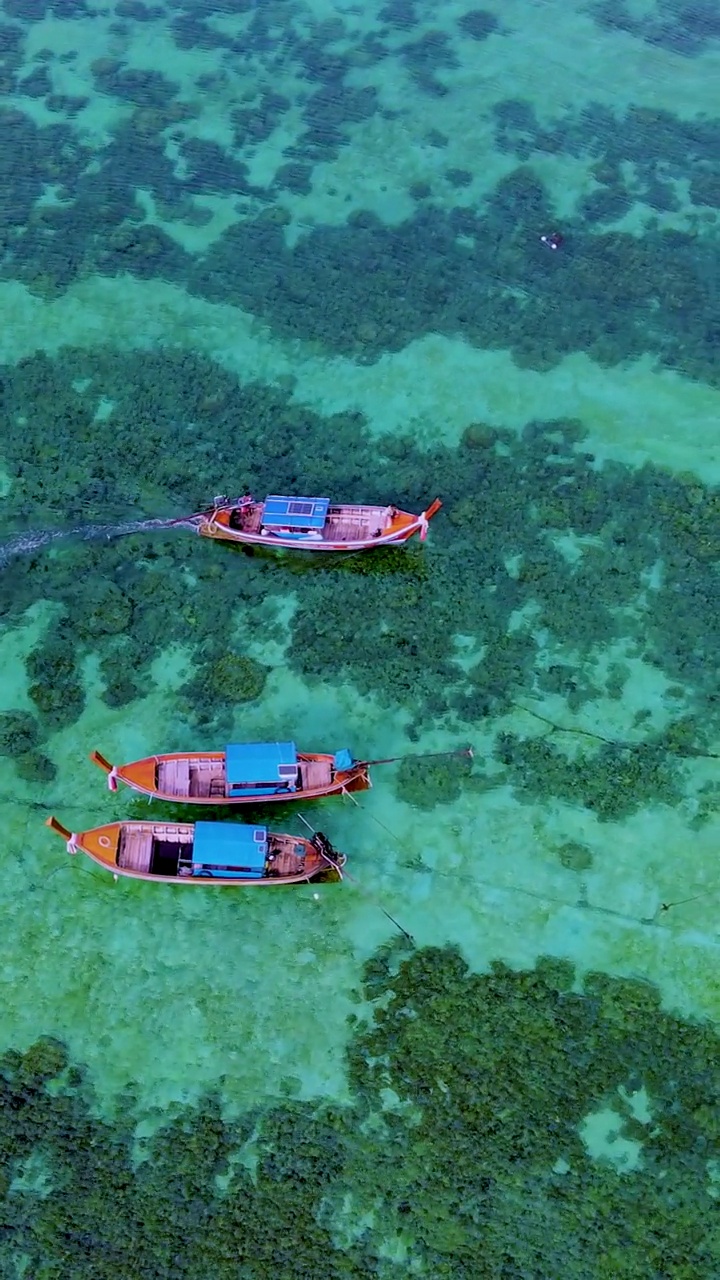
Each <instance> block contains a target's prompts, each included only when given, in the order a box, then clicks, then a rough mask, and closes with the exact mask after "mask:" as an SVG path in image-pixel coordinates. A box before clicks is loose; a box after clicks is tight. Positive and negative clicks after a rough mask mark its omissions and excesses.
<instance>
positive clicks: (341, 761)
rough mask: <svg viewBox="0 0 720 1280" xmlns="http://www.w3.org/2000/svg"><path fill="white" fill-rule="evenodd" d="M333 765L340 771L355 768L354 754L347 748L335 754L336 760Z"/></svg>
mask: <svg viewBox="0 0 720 1280" xmlns="http://www.w3.org/2000/svg"><path fill="white" fill-rule="evenodd" d="M333 763H334V765H335V768H336V769H338V770H340V769H352V767H353V758H352V753H351V752H350V751H348V749H347V747H343V748H342V750H341V751H336V752H335V760H334V761H333Z"/></svg>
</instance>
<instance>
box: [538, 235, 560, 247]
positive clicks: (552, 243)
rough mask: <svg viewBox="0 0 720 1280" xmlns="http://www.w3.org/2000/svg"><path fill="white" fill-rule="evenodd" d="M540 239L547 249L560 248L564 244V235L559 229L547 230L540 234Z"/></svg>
mask: <svg viewBox="0 0 720 1280" xmlns="http://www.w3.org/2000/svg"><path fill="white" fill-rule="evenodd" d="M540 241H541V243H542V244H546V245H547V247H548V249H560V248H562V245H563V244H564V237H563V236H562V235H561V234H560V232H559V231H548V232H546V233H545V234H543V235H541V237H540Z"/></svg>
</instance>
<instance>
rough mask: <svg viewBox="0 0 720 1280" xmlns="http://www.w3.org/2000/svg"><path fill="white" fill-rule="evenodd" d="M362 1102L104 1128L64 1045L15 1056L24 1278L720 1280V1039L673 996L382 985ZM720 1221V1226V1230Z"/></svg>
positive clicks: (576, 984)
mask: <svg viewBox="0 0 720 1280" xmlns="http://www.w3.org/2000/svg"><path fill="white" fill-rule="evenodd" d="M363 995H364V999H365V1010H364V1016H363V1018H362V1019H360V1020H358V1019H357V1018H353V1019H352V1020H351V1022H352V1025H351V1037H350V1041H349V1045H348V1050H347V1072H348V1082H349V1093H348V1096H347V1100H346V1101H345V1102H338V1101H335V1100H333V1101H330V1100H328V1099H327V1098H322V1097H319V1098H316V1099H313V1100H307V1099H306V1100H302V1099H299V1098H297V1097H288V1096H287V1095H288V1094H289V1093H295V1092H296V1084H297V1082H295V1084H293V1082H292V1080H291V1081H285V1082H282V1081H281V1082H280V1083H281V1085H282V1087H281V1089H280V1094H281V1095H285V1096H280V1097H278V1099H277V1100H276V1101H273V1102H269V1103H268V1102H266V1103H264V1104H261V1103H256V1104H255V1105H252V1106H250V1107H249V1108H246V1109H237V1108H233V1109H231V1110H229V1109H228V1107H227V1106H226V1103H225V1099H224V1096H223V1088H222V1084H221V1086H220V1087H219V1088H217V1089H215V1090H213V1091H210V1092H206V1093H203V1094H202V1095H201V1096H199V1097H198V1098H197V1099H196V1100H195V1101H193V1102H187V1101H186V1102H175V1103H174V1104H173V1105H172V1106H171V1107H169V1108H165V1109H161V1108H158V1109H156V1110H155V1113H154V1114H153V1115H152V1117H151V1118H150V1117H145V1118H143V1117H142V1116H141V1114H140V1113H139V1111H138V1106H137V1100H136V1097H135V1095H134V1092H133V1091H132V1090H125V1091H123V1092H120V1093H117V1094H116V1095H115V1097H114V1099H112V1101H110V1100H106V1103H105V1105H104V1107H103V1108H102V1110H101V1109H100V1108H99V1106H98V1100H97V1097H96V1094H95V1091H94V1080H93V1075H92V1072H88V1070H87V1069H86V1068H85V1067H84V1065H83V1064H82V1063H79V1062H77V1061H75V1060H74V1059H73V1056H72V1054H71V1053H70V1052H69V1051H68V1048H67V1046H66V1045H65V1044H64V1043H63V1042H62V1041H61V1040H59V1039H57V1038H55V1037H53V1036H48V1035H44V1036H40V1037H38V1038H37V1039H36V1040H35V1041H34V1042H33V1043H32V1044H30V1045H29V1046H28V1047H27V1048H26V1049H25V1050H24V1051H18V1050H17V1049H9V1050H7V1051H6V1052H5V1053H4V1054H3V1055H2V1057H0V1104H1V1105H0V1168H1V1169H2V1177H1V1178H0V1199H1V1200H2V1209H3V1227H4V1230H3V1233H2V1237H1V1238H0V1267H2V1269H3V1271H7V1273H8V1274H14V1268H15V1267H16V1263H17V1259H18V1258H19V1257H21V1256H22V1258H23V1260H24V1264H25V1265H26V1267H27V1268H28V1270H29V1271H31V1272H32V1274H34V1275H39V1276H43V1277H46V1278H47V1280H55V1278H56V1277H57V1280H61V1278H62V1277H65V1276H68V1275H78V1276H80V1275H92V1276H93V1277H94V1280H115V1277H116V1276H118V1275H122V1276H123V1277H129V1278H131V1277H135V1276H137V1277H138V1278H139V1277H143V1280H145V1278H146V1277H151V1276H157V1277H158V1278H159V1277H161V1276H162V1277H165V1276H177V1277H182V1280H206V1278H207V1276H209V1275H211V1276H212V1277H213V1280H237V1277H238V1276H242V1277H244V1278H247V1280H277V1277H278V1276H282V1277H283V1280H309V1278H310V1277H312V1278H313V1280H314V1278H315V1277H319V1276H322V1277H323V1280H325V1278H326V1277H327V1280H370V1278H371V1277H375V1276H378V1275H381V1276H383V1277H385V1280H406V1277H407V1276H408V1275H409V1274H418V1275H432V1276H438V1277H440V1276H443V1277H448V1280H478V1278H479V1280H483V1277H487V1280H495V1278H496V1277H498V1276H501V1275H506V1276H508V1277H509V1276H516V1275H518V1276H519V1275H542V1276H555V1275H560V1274H562V1275H566V1276H568V1277H569V1280H585V1278H586V1277H587V1276H588V1275H589V1274H592V1275H593V1276H598V1277H607V1280H616V1278H617V1277H621V1278H622V1280H644V1277H646V1276H647V1275H648V1269H652V1271H653V1273H657V1274H659V1275H660V1274H661V1275H677V1276H688V1277H690V1276H693V1275H709V1274H710V1273H711V1272H712V1269H713V1266H714V1258H715V1256H716V1252H715V1250H716V1238H715V1235H714V1233H713V1230H712V1226H711V1224H712V1221H713V1213H714V1210H715V1207H716V1185H715V1182H714V1177H715V1169H716V1166H717V1158H718V1157H717V1152H718V1150H719V1144H720V1124H719V1122H718V1101H719V1099H718V1083H717V1080H716V1078H715V1075H714V1074H713V1073H712V1071H709V1069H708V1064H711V1063H713V1062H714V1061H716V1060H717V1057H718V1052H719V1051H720V1038H719V1037H718V1035H717V1032H716V1031H715V1030H713V1029H712V1028H711V1027H709V1026H708V1025H707V1024H703V1023H699V1022H692V1021H686V1020H683V1019H680V1018H678V1017H675V1016H673V1015H672V1014H670V1013H668V1012H667V1011H666V1010H664V1009H663V1007H662V1003H661V1000H660V995H659V992H658V991H657V989H656V988H655V987H653V986H652V984H650V983H643V982H638V981H630V980H618V979H615V978H610V977H607V976H606V975H604V974H588V975H586V978H585V980H584V982H581V980H580V979H579V977H578V975H577V974H576V972H575V969H574V966H573V965H572V964H570V963H569V962H567V961H562V960H557V959H553V958H549V957H548V958H541V959H540V960H538V962H537V964H536V965H535V966H534V967H533V968H531V969H521V970H513V969H510V968H508V967H507V966H506V965H504V964H500V963H497V962H495V963H493V964H492V965H491V966H490V968H489V971H488V972H485V973H480V974H478V973H473V972H471V971H470V969H469V968H468V965H467V964H466V962H465V960H464V959H463V957H462V955H461V953H460V952H459V951H458V950H457V949H456V948H454V947H443V948H438V947H427V948H422V949H418V950H413V949H412V948H409V947H408V945H407V943H406V942H405V941H400V940H398V941H397V942H393V943H391V944H386V945H384V946H383V947H381V948H380V949H379V950H378V951H376V952H375V953H374V954H373V955H372V956H371V957H369V958H368V961H367V963H366V965H365V968H364V974H363ZM709 1224H710V1225H709Z"/></svg>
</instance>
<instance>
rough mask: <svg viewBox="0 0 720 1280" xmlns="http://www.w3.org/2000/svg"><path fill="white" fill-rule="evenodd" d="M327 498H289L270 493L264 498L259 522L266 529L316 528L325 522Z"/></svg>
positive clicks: (328, 501)
mask: <svg viewBox="0 0 720 1280" xmlns="http://www.w3.org/2000/svg"><path fill="white" fill-rule="evenodd" d="M329 506H330V499H329V498H290V497H287V496H282V495H280V494H272V495H271V496H270V497H268V498H266V499H265V502H264V505H263V510H262V518H261V523H262V524H263V525H265V527H266V528H268V529H275V528H282V529H317V530H320V529H322V528H323V525H324V524H325V520H326V518H327V513H328V507H329Z"/></svg>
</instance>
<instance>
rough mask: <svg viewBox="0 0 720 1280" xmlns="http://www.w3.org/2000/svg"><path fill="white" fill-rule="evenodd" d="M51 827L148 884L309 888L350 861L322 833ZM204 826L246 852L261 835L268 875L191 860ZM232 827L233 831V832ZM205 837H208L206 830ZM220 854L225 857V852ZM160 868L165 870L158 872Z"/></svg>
mask: <svg viewBox="0 0 720 1280" xmlns="http://www.w3.org/2000/svg"><path fill="white" fill-rule="evenodd" d="M47 826H49V827H50V828H51V829H52V830H53V831H55V832H56V833H57V834H58V835H60V836H62V837H63V839H64V840H65V842H66V848H67V851H68V853H70V854H76V853H84V854H85V855H86V856H87V857H88V858H90V859H91V861H92V862H95V863H97V865H98V866H99V867H102V868H103V870H105V871H110V872H111V873H112V874H113V875H114V876H126V877H127V878H128V879H130V880H148V881H151V882H152V883H154V884H178V885H195V886H198V885H200V886H204V887H205V888H208V887H214V888H223V887H224V888H234V889H237V888H244V889H245V888H255V887H258V886H263V887H265V888H270V887H274V886H278V885H283V884H286V885H289V884H308V883H310V882H311V881H312V880H315V879H317V878H318V877H319V876H321V875H323V874H325V873H326V872H328V871H329V870H332V869H334V870H336V871H339V869H340V868H341V867H343V866H344V865H345V861H346V859H345V855H344V854H339V853H337V851H336V850H334V849H333V847H332V845H331V844H330V842H329V841H328V840H326V838H325V837H324V836H323V835H322V833H321V832H317V833H316V835H315V836H313V838H312V839H306V838H305V837H303V836H292V835H287V834H285V833H276V832H272V833H271V832H267V830H266V828H248V827H245V826H244V825H243V824H240V823H222V822H218V823H183V822H138V821H121V822H107V823H105V824H104V825H103V826H99V827H91V828H89V829H88V830H87V831H79V832H71V831H69V830H68V829H67V828H66V827H63V826H62V825H61V823H59V822H58V821H57V819H56V818H48V819H47ZM201 827H202V828H210V829H211V831H210V836H211V837H212V834H213V832H214V833H215V837H216V839H217V842H218V844H219V845H220V846H221V847H222V846H223V845H226V844H227V836H228V834H230V835H231V836H235V837H237V836H242V837H243V846H244V848H250V846H251V844H252V837H253V835H254V834H255V833H256V832H261V833H262V834H263V836H264V837H265V844H266V846H267V850H266V851H264V847H263V849H262V850H261V856H262V858H263V860H264V863H265V871H264V872H263V873H260V872H259V871H258V873H257V874H255V873H254V871H253V869H252V868H249V867H247V866H246V867H242V866H241V867H240V868H239V869H238V867H237V866H235V868H234V869H233V870H232V871H231V869H230V868H229V867H227V866H225V867H223V866H222V865H220V864H218V863H212V862H211V863H208V862H207V861H206V862H204V863H202V864H198V863H197V862H194V861H193V859H194V858H196V857H197V856H199V855H198V852H197V848H198V835H199V829H200V828H201ZM229 828H232V829H233V831H232V832H230V833H229V832H228V829H229ZM204 834H205V835H206V836H207V834H208V832H207V831H206V832H205V833H204ZM205 847H206V848H207V840H206V841H205ZM205 856H207V855H205ZM219 856H220V857H221V858H222V857H223V856H225V855H223V853H222V851H221V852H220V854H219ZM241 856H243V855H242V854H241ZM245 856H246V855H245ZM246 857H247V856H246ZM173 858H176V860H177V863H178V870H177V872H176V873H175V874H173V873H172V870H171V868H172V863H173ZM160 867H163V868H165V869H164V870H159V868H160ZM199 867H200V868H202V869H198V868H199Z"/></svg>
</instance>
